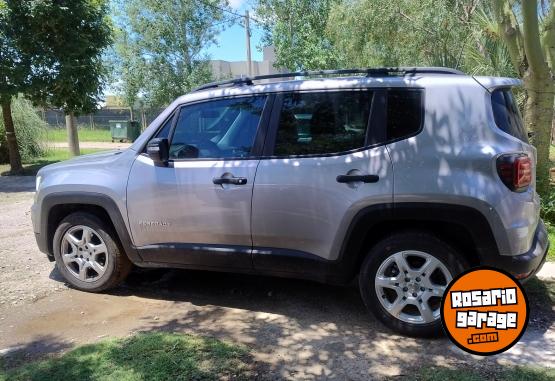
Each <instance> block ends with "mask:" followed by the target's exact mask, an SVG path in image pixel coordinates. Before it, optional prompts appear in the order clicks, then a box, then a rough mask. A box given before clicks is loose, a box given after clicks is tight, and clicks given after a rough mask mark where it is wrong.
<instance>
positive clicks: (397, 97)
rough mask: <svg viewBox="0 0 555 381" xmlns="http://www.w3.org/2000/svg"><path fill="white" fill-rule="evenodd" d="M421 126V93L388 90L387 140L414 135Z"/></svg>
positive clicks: (416, 91) (419, 91) (405, 90)
mask: <svg viewBox="0 0 555 381" xmlns="http://www.w3.org/2000/svg"><path fill="white" fill-rule="evenodd" d="M421 125H422V91H421V90H407V89H403V90H389V91H388V96H387V140H395V139H401V138H404V137H408V136H410V135H414V134H416V133H417V132H418V131H419V130H420V126H421Z"/></svg>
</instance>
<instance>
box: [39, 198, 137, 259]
mask: <svg viewBox="0 0 555 381" xmlns="http://www.w3.org/2000/svg"><path fill="white" fill-rule="evenodd" d="M78 211H79V212H89V213H91V214H94V215H96V216H97V217H99V218H100V219H101V220H102V221H105V222H107V223H108V224H110V225H111V228H112V229H113V230H114V231H115V233H116V235H117V237H115V238H116V239H117V240H118V241H119V243H120V244H121V247H122V249H123V250H124V252H125V254H126V255H127V257H128V258H129V260H131V261H132V262H134V263H136V262H140V261H141V258H140V257H139V255H138V253H137V251H136V250H135V248H134V246H133V243H132V240H131V236H130V235H129V232H128V230H127V226H126V224H125V221H124V219H123V216H122V215H121V213H120V210H119V208H118V206H117V204H116V202H115V201H114V200H113V199H111V198H110V197H108V196H106V195H104V194H100V193H93V192H61V193H52V194H49V195H47V196H45V197H44V199H43V200H42V203H41V214H40V216H41V217H40V230H41V232H43V234H41V239H43V242H42V244H41V245H39V246H41V247H42V248H44V249H45V250H46V251H47V254H48V256H49V257H51V256H53V253H54V251H53V238H54V233H55V231H56V229H57V227H58V225H59V223H60V221H61V220H62V219H63V218H65V217H66V216H67V215H69V214H71V213H74V212H78Z"/></svg>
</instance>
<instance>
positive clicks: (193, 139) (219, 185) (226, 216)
mask: <svg viewBox="0 0 555 381" xmlns="http://www.w3.org/2000/svg"><path fill="white" fill-rule="evenodd" d="M266 98H267V97H266V96H264V95H262V96H256V97H252V96H251V97H240V98H224V99H218V100H210V101H204V102H199V103H194V104H187V105H184V106H182V107H180V108H178V109H176V111H175V113H174V114H173V116H172V117H171V119H170V120H168V121H167V122H166V125H164V126H163V127H162V128H161V129H160V130H159V132H158V134H157V135H156V137H168V138H169V140H170V162H169V165H168V166H167V167H160V166H156V165H154V162H153V161H152V160H151V159H150V158H148V157H147V156H146V155H145V154H141V155H139V156H138V157H137V160H136V161H135V163H134V164H133V167H132V169H131V173H130V175H129V182H128V187H127V205H128V215H129V224H130V227H131V232H132V235H133V241H134V243H135V245H136V246H137V248H138V250H139V254H140V255H141V257H142V258H143V260H145V261H147V262H161V263H173V264H183V265H188V266H189V267H195V266H197V267H200V268H202V267H204V266H215V267H238V268H250V267H252V260H251V256H250V255H251V246H252V240H251V201H252V200H251V197H252V188H253V184H254V177H255V172H256V168H257V165H258V162H259V160H258V159H257V158H256V156H257V155H256V152H255V151H256V149H255V141H257V132H258V131H259V127H260V125H261V124H262V123H261V120H262V114H263V112H264V107H265V104H266Z"/></svg>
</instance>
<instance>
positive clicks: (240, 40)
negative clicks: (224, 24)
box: [206, 0, 262, 61]
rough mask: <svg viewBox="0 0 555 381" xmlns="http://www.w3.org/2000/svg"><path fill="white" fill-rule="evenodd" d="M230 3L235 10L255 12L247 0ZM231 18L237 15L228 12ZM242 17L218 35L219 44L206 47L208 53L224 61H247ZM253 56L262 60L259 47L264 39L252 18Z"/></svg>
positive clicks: (242, 12) (237, 11) (254, 58)
mask: <svg viewBox="0 0 555 381" xmlns="http://www.w3.org/2000/svg"><path fill="white" fill-rule="evenodd" d="M229 5H230V7H231V8H232V9H233V12H235V13H238V14H244V13H245V10H249V12H250V14H251V15H252V14H253V13H254V12H253V10H252V8H251V7H250V5H248V4H247V2H246V1H245V0H229ZM227 16H228V17H230V18H234V17H235V16H233V15H231V14H228V15H227ZM242 21H243V20H242V19H241V18H237V19H236V20H235V23H234V25H233V26H231V27H229V28H227V29H225V30H224V31H223V32H221V33H220V34H219V36H218V37H217V44H216V45H214V46H211V47H209V48H208V49H206V53H208V54H209V55H210V58H211V59H216V60H224V61H245V60H246V59H247V51H246V42H245V39H246V36H245V28H243V27H242V26H241V25H240V24H239V23H242ZM250 26H251V56H252V59H253V60H254V61H261V60H262V49H260V50H259V49H258V47H259V46H260V45H261V40H262V29H261V28H260V27H259V26H258V25H257V24H256V23H255V22H254V21H252V20H251V23H250Z"/></svg>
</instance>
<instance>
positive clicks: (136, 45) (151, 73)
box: [115, 0, 227, 107]
mask: <svg viewBox="0 0 555 381" xmlns="http://www.w3.org/2000/svg"><path fill="white" fill-rule="evenodd" d="M226 7H227V1H225V0H223V1H222V0H202V1H198V0H182V1H177V2H176V1H171V0H130V1H125V2H122V1H120V2H119V3H117V7H116V8H117V10H118V12H119V14H118V16H117V17H116V18H115V21H116V23H117V25H118V26H119V29H120V30H119V31H118V34H117V41H116V45H115V51H116V53H117V56H118V57H117V60H116V61H117V63H118V65H117V67H118V73H119V74H120V76H119V77H120V81H121V83H120V84H119V87H120V89H121V92H122V93H123V95H124V97H125V99H126V102H127V103H128V106H130V107H132V105H133V104H134V103H135V100H136V97H137V96H138V95H139V94H141V95H142V96H144V98H145V101H146V102H147V103H148V104H149V105H151V106H152V107H160V106H163V105H167V104H168V103H170V102H171V101H173V100H174V99H175V98H177V97H178V96H180V95H183V94H185V93H187V92H188V91H190V90H191V89H192V88H194V87H196V86H198V85H200V84H202V83H205V82H207V81H210V80H211V78H212V73H211V68H210V66H209V64H208V57H207V56H206V55H205V54H204V53H203V52H204V50H205V49H206V47H208V46H209V45H210V44H212V43H214V42H215V36H216V35H217V33H218V32H219V31H220V29H221V27H222V25H224V24H225V23H226V21H225V20H224V11H223V10H224V9H226Z"/></svg>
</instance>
